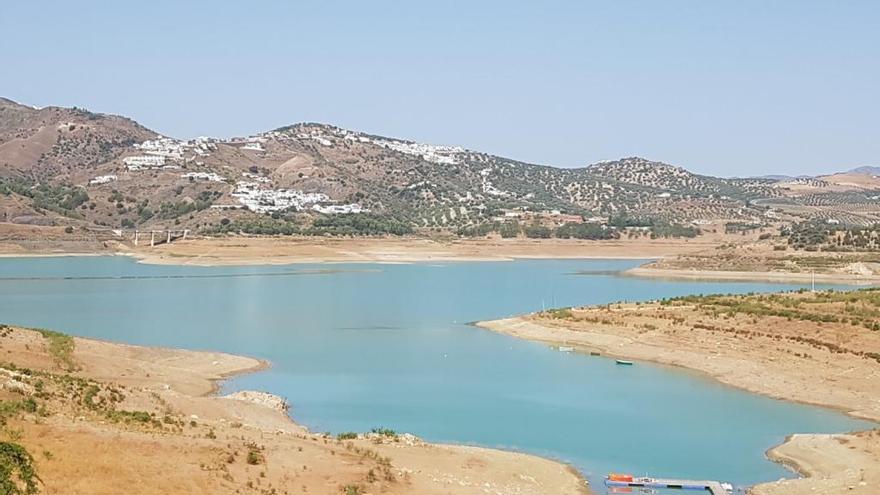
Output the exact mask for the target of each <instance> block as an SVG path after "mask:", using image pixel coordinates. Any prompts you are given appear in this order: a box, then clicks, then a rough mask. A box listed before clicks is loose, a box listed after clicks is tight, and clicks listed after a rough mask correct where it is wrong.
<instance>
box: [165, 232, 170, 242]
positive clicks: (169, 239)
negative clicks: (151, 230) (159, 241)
mask: <svg viewBox="0 0 880 495" xmlns="http://www.w3.org/2000/svg"><path fill="white" fill-rule="evenodd" d="M165 244H171V231H170V230H169V231H168V240H166V241H165Z"/></svg>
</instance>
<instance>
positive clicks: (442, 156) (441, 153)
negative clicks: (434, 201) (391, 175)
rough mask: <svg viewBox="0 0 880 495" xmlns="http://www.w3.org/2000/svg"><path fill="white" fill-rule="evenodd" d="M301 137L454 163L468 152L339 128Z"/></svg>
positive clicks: (312, 131)
mask: <svg viewBox="0 0 880 495" xmlns="http://www.w3.org/2000/svg"><path fill="white" fill-rule="evenodd" d="M325 131H326V132H325ZM263 136H265V137H273V138H282V139H283V138H284V137H287V136H285V133H283V132H276V131H273V132H268V133H265V134H263ZM296 137H297V138H299V139H310V140H312V141H316V142H318V143H319V144H321V145H322V146H333V139H334V138H342V139H343V140H345V141H352V142H357V143H364V144H374V145H377V146H381V147H383V148H387V149H390V150H394V151H397V152H399V153H404V154H407V155H413V156H419V157H421V158H422V159H424V160H426V161H429V162H434V163H444V164H449V165H453V164H456V163H459V160H458V159H457V158H456V155H457V154H459V153H466V152H467V151H466V150H465V149H464V148H461V147H458V146H440V145H434V144H423V143H413V142H409V141H398V140H396V139H380V138H371V137H368V136H366V135H364V134H361V133H359V132H354V131H349V130H346V129H338V128H332V127H328V128H323V129H308V130H306V131H302V130H301V131H300V132H298V133H297V134H296Z"/></svg>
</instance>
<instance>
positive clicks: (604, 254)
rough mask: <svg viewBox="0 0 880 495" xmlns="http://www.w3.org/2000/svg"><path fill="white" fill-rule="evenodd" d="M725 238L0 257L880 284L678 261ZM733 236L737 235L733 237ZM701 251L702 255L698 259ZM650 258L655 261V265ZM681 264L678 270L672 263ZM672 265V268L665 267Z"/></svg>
mask: <svg viewBox="0 0 880 495" xmlns="http://www.w3.org/2000/svg"><path fill="white" fill-rule="evenodd" d="M728 237H729V236H723V235H707V236H701V237H700V238H697V239H653V240H651V239H619V240H605V241H580V240H571V239H541V240H538V239H446V240H434V239H427V238H419V237H413V238H407V237H404V238H352V239H347V238H342V239H340V238H318V239H316V238H301V237H215V238H198V239H190V240H186V241H177V242H174V243H172V244H161V245H158V246H156V247H149V246H137V247H136V246H132V245H129V244H125V243H120V242H108V243H105V244H106V246H105V247H104V248H103V249H101V250H98V251H69V252H68V251H65V250H64V249H63V248H60V249H59V248H57V247H54V248H52V249H48V250H35V249H22V247H21V246H18V245H15V244H9V243H0V258H24V257H62V256H112V255H119V256H131V257H133V258H135V259H137V260H138V262H140V263H147V264H158V265H190V266H248V265H287V264H325V263H327V264H330V263H376V264H400V263H432V262H433V263H456V262H462V263H464V262H488V261H492V262H502V261H513V260H521V259H584V260H586V259H597V260H648V262H647V263H646V264H644V265H642V266H639V267H635V268H632V269H630V270H627V271H625V272H622V273H621V275H624V276H636V277H646V278H666V279H673V280H722V281H724V280H730V281H747V280H751V281H767V282H779V283H810V282H811V281H813V280H815V281H816V282H817V283H832V284H848V285H872V284H880V275H877V274H874V275H869V274H864V273H863V274H852V273H845V272H840V271H835V272H832V273H816V274H815V275H813V274H811V273H808V272H805V271H783V270H778V269H777V270H772V271H771V270H763V269H761V270H758V269H754V270H750V271H743V270H717V269H705V268H699V267H692V266H688V264H687V263H681V262H679V261H678V260H681V259H685V258H682V257H683V256H684V257H686V256H691V257H692V258H693V259H703V258H700V256H702V257H706V256H709V254H706V253H710V254H711V253H712V252H713V251H714V250H715V248H716V247H717V246H718V245H719V243H722V242H724V241H725V240H727V239H728ZM734 237H738V236H734ZM699 253H702V254H699ZM650 260H662V261H661V262H659V263H658V262H656V261H650ZM679 265H681V266H679ZM670 266H672V268H670Z"/></svg>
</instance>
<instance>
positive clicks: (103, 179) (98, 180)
mask: <svg viewBox="0 0 880 495" xmlns="http://www.w3.org/2000/svg"><path fill="white" fill-rule="evenodd" d="M116 179H118V177H116V176H115V175H99V176H97V177H95V178H94V179H92V180H90V181H89V185H90V186H96V185H99V184H107V183H109V182H113V181H115V180H116Z"/></svg>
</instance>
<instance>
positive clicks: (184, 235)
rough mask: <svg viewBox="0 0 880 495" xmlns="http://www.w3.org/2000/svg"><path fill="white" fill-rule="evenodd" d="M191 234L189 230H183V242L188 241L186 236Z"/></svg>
mask: <svg viewBox="0 0 880 495" xmlns="http://www.w3.org/2000/svg"><path fill="white" fill-rule="evenodd" d="M188 233H189V229H183V240H184V241H185V240H186V234H188Z"/></svg>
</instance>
